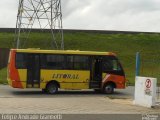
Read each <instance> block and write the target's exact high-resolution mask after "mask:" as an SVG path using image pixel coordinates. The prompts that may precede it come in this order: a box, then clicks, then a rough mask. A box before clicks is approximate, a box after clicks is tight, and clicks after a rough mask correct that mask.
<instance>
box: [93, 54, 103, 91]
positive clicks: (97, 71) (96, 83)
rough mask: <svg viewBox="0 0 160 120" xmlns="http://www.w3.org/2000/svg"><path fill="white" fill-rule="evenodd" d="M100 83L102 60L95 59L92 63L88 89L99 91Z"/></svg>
mask: <svg viewBox="0 0 160 120" xmlns="http://www.w3.org/2000/svg"><path fill="white" fill-rule="evenodd" d="M101 83H102V58H98V57H97V58H95V59H93V61H92V70H91V82H90V88H95V89H99V88H100V87H101Z"/></svg>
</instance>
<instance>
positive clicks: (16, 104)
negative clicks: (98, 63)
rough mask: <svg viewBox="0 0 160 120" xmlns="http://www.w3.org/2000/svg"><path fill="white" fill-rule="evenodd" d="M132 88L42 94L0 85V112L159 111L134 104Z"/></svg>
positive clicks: (139, 112) (37, 91) (102, 112)
mask: <svg viewBox="0 0 160 120" xmlns="http://www.w3.org/2000/svg"><path fill="white" fill-rule="evenodd" d="M133 93H134V87H128V88H127V89H125V90H116V91H115V94H113V95H105V94H100V93H95V92H93V91H91V90H88V91H60V92H59V93H58V94H56V95H46V94H44V93H42V92H41V91H40V90H34V89H32V90H20V89H13V88H11V87H9V86H2V85H1V86H0V113H32V114H33V113H46V114H48V113H64V114H73V113H74V114H77V113H78V114H79V113H81V114H83V113H89V114H126V113H127V114H146V113H160V107H158V106H157V107H155V108H151V109H149V108H144V107H139V106H134V105H133V104H132V103H133V96H134V94H133Z"/></svg>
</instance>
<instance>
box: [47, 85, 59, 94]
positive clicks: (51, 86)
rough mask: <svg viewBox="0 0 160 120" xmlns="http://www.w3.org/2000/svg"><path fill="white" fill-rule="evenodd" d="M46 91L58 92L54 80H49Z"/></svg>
mask: <svg viewBox="0 0 160 120" xmlns="http://www.w3.org/2000/svg"><path fill="white" fill-rule="evenodd" d="M46 90H47V93H49V94H55V93H57V92H58V85H57V84H55V83H54V82H51V83H49V84H48V85H47V87H46Z"/></svg>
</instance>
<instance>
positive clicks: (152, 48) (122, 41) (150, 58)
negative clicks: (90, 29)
mask: <svg viewBox="0 0 160 120" xmlns="http://www.w3.org/2000/svg"><path fill="white" fill-rule="evenodd" d="M49 35H50V34H49V33H43V34H40V33H36V32H35V33H32V34H31V35H30V40H28V41H27V42H26V43H25V46H24V47H25V48H41V49H52V48H51V45H50V43H51V41H49V40H48V39H49ZM64 40H65V49H69V50H71V49H74V50H91V51H111V52H115V53H117V55H118V57H119V59H120V61H121V63H122V65H123V67H124V70H125V72H126V76H127V79H128V80H129V81H130V83H132V84H133V83H134V77H135V55H136V52H140V53H141V55H142V56H143V57H142V60H143V62H142V63H141V65H142V67H141V75H144V76H152V77H158V78H159V77H160V75H159V70H160V63H159V62H160V57H159V53H160V49H159V46H160V34H148V33H146V34H145V33H143V34H104V33H85V32H73V33H65V34H64ZM0 43H1V44H0V48H12V47H13V44H14V33H4V32H1V33H0ZM5 70H6V69H3V70H1V71H0V74H1V73H4V71H5ZM0 77H1V76H0ZM4 77H5V76H4ZM2 79H5V78H2ZM2 79H0V81H1V80H2Z"/></svg>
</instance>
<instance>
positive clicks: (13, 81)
mask: <svg viewBox="0 0 160 120" xmlns="http://www.w3.org/2000/svg"><path fill="white" fill-rule="evenodd" d="M8 83H9V84H10V85H11V86H12V87H14V88H23V85H22V83H21V81H20V76H19V72H18V70H17V69H16V50H11V51H10V60H9V64H8Z"/></svg>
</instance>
